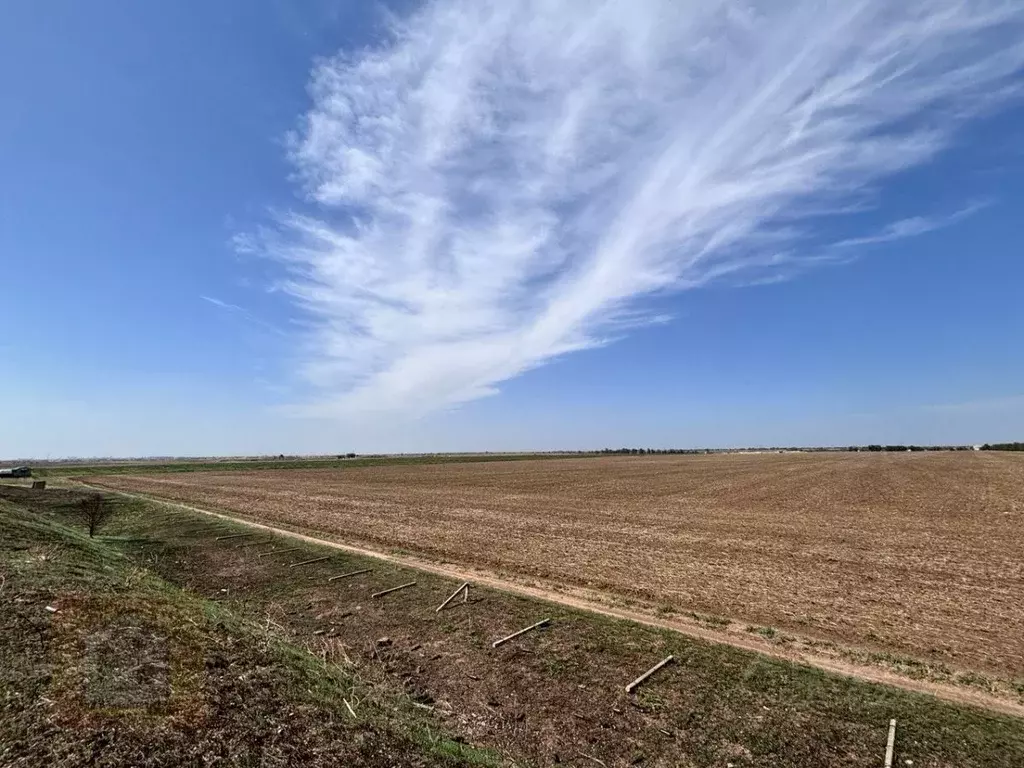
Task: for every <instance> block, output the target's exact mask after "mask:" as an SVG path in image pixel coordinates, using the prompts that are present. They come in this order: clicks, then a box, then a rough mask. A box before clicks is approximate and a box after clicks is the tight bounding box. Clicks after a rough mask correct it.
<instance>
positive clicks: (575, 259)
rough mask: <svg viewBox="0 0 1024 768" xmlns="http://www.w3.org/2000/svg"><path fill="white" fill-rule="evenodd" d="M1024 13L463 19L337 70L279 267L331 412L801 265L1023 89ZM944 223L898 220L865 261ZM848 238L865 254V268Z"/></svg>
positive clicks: (711, 7)
mask: <svg viewBox="0 0 1024 768" xmlns="http://www.w3.org/2000/svg"><path fill="white" fill-rule="evenodd" d="M1022 31H1024V4H1021V3H1020V2H1016V1H1015V2H999V1H996V0H970V1H968V0H901V1H900V2H891V0H792V1H791V2H756V1H754V2H731V1H726V0H722V1H717V0H704V1H703V2H681V1H680V0H606V1H605V2H598V0H557V1H556V0H549V1H544V0H436V1H435V2H427V3H426V4H424V5H423V6H422V7H420V8H419V10H417V11H416V12H415V13H413V14H412V15H411V16H408V17H406V18H402V19H391V20H390V22H389V28H388V34H387V37H386V39H385V41H384V42H383V43H381V44H380V45H378V46H377V47H373V48H369V49H366V50H361V51H356V52H349V53H341V54H339V55H337V56H335V57H334V58H330V59H326V60H323V61H321V62H319V63H318V64H317V65H316V67H315V70H314V72H313V78H312V84H311V87H310V92H311V97H312V107H311V109H310V111H309V113H308V114H307V115H305V117H304V119H303V121H302V124H301V127H300V128H299V130H297V131H296V134H295V135H294V136H293V137H292V142H291V154H292V158H293V161H294V162H295V164H296V167H297V169H298V172H299V176H300V177H301V179H302V180H303V182H304V183H305V185H306V189H307V191H308V194H309V198H310V202H311V206H310V211H309V212H306V213H304V214H297V213H296V214H292V215H289V216H285V217H283V221H282V222H281V226H280V228H279V229H278V231H277V234H276V236H274V237H272V238H266V239H264V241H263V243H262V245H261V247H262V248H263V249H265V250H267V251H268V252H269V253H270V254H271V255H272V256H274V257H275V258H277V259H280V260H282V261H283V262H284V263H285V264H286V266H287V270H288V272H289V277H288V279H287V280H285V281H284V282H283V284H282V288H283V289H284V290H285V291H286V292H287V293H288V294H289V295H290V296H291V297H292V298H293V300H294V301H295V302H296V303H297V304H298V306H300V307H301V308H302V310H304V312H305V313H306V314H308V317H309V318H310V325H309V332H308V338H307V339H306V344H305V347H304V355H305V357H304V365H303V373H304V374H305V376H306V378H307V379H308V381H309V382H310V383H311V384H312V385H313V387H314V389H315V391H316V393H317V394H316V395H314V396H313V397H312V399H311V401H310V402H308V403H307V404H306V405H304V406H303V408H302V410H304V411H305V412H309V413H315V414H318V415H344V414H352V413H359V412H368V411H369V412H376V411H402V412H409V413H424V412H429V411H431V410H436V409H439V408H444V407H446V406H450V405H453V404H457V403H462V402H466V401H468V400H472V399H474V398H479V397H482V396H485V395H488V394H492V393H494V392H495V391H496V386H497V385H498V384H499V383H500V382H502V381H506V380H508V379H511V378H513V377H515V376H517V375H519V374H521V373H523V372H525V371H528V370H530V369H532V368H535V367H537V366H540V365H543V364H545V363H546V362H549V361H551V360H552V359H554V358H556V357H558V356H560V355H563V354H565V353H568V352H572V351H575V350H582V349H587V348H590V347H594V346H597V345H600V344H603V343H606V342H607V341H608V340H609V339H611V338H614V337H616V336H618V335H621V333H622V332H623V330H624V329H625V328H628V327H629V326H630V325H634V324H637V323H643V322H646V321H647V320H648V319H649V318H648V316H647V314H646V312H645V305H648V304H649V302H648V301H646V300H649V299H650V298H651V297H654V296H656V295H659V294H664V293H666V292H671V291H678V290H685V289H689V288H694V287H697V286H701V285H703V284H705V283H707V282H708V281H710V280H713V279H718V278H721V277H723V276H732V275H735V274H737V273H748V272H749V273H752V274H756V275H759V276H760V279H761V280H768V281H770V280H771V279H772V276H773V275H775V274H784V273H785V272H786V271H788V270H792V268H793V264H794V263H798V262H799V261H800V259H801V249H802V248H805V250H806V251H807V252H808V254H811V253H814V252H816V253H820V252H821V249H820V247H819V246H820V245H821V243H820V242H819V243H817V244H816V245H811V244H809V243H808V238H809V236H810V235H812V234H813V226H812V224H811V222H812V221H813V217H814V216H816V215H819V214H821V213H823V212H835V211H840V210H843V209H844V207H846V206H849V205H851V204H856V201H858V200H860V201H862V200H863V194H864V190H865V188H866V187H869V186H870V185H872V184H873V183H876V182H879V181H880V180H882V179H884V177H886V176H887V175H889V174H892V173H895V172H898V171H900V170H902V169H905V168H908V167H912V166H914V165H917V164H920V163H922V162H924V161H927V160H928V159H930V158H931V157H933V156H934V155H935V154H936V153H937V152H939V151H941V150H942V149H943V148H944V147H946V146H947V145H948V143H949V141H950V139H951V136H952V133H953V131H954V130H955V129H956V128H957V126H958V125H959V124H961V123H962V122H963V121H964V120H965V119H967V118H969V117H971V116H973V115H976V114H978V113H979V112H980V111H982V110H984V109H987V108H990V107H991V106H992V105H994V104H998V103H1000V102H1002V101H1004V100H1005V99H1006V98H1009V97H1010V96H1013V95H1015V94H1016V93H1017V86H1018V85H1019V80H1018V77H1019V75H1020V73H1021V67H1022V63H1024V34H1022ZM931 228H933V227H932V226H931V220H929V219H927V218H920V219H905V220H903V221H902V222H897V223H896V224H894V225H893V226H892V227H891V228H890V229H889V230H886V231H885V232H884V233H883V234H882V235H880V236H879V235H875V236H867V237H865V238H864V244H868V243H871V242H879V241H884V240H887V239H894V238H896V237H902V236H910V235H913V234H915V233H918V232H923V231H927V230H928V229H931ZM856 244H857V241H856V239H847V241H846V242H845V245H846V246H847V247H849V246H850V245H856Z"/></svg>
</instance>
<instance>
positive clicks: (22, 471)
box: [0, 467, 32, 477]
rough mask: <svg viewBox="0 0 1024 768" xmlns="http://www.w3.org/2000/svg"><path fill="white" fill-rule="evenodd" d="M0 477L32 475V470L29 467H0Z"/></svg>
mask: <svg viewBox="0 0 1024 768" xmlns="http://www.w3.org/2000/svg"><path fill="white" fill-rule="evenodd" d="M0 477H32V470H31V469H29V468H28V467H11V468H10V469H0Z"/></svg>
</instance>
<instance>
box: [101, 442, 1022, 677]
mask: <svg viewBox="0 0 1024 768" xmlns="http://www.w3.org/2000/svg"><path fill="white" fill-rule="evenodd" d="M86 480H88V478H86ZM95 481H96V482H98V483H102V484H103V485H105V486H107V487H110V488H115V489H120V490H126V491H134V492H142V493H148V494H153V495H158V496H161V497H164V498H169V499H175V500H178V501H183V502H187V503H191V504H196V505H199V506H205V507H210V508H217V509H222V510H227V511H231V512H233V513H236V514H238V515H239V516H241V517H246V518H250V519H254V520H259V521H263V522H267V523H271V524H276V525H282V526H285V527H292V528H296V529H301V530H303V531H306V532H310V533H314V534H317V535H323V536H324V537H325V538H334V539H337V540H341V541H346V542H351V543H359V544H363V545H369V546H371V547H376V548H377V549H383V550H394V549H400V550H404V551H409V552H413V553H417V554H420V555H426V556H429V557H432V558H434V559H439V560H445V561H450V562H455V563H459V564H464V565H467V566H474V567H481V568H485V569H490V570H493V571H496V572H499V573H501V574H504V575H506V576H512V577H514V578H518V579H521V580H525V581H533V582H539V583H543V584H548V585H566V586H570V587H582V588H586V589H590V590H597V591H600V592H602V593H604V594H607V595H608V596H609V597H610V598H613V599H619V600H621V601H626V602H627V603H628V602H629V601H638V602H640V603H645V604H647V605H648V606H652V607H655V608H660V609H661V610H662V612H663V613H666V614H668V613H671V612H674V613H679V614H684V613H687V612H697V613H700V614H705V615H708V616H714V617H725V618H727V619H731V620H734V621H738V622H741V623H743V624H746V623H749V624H750V625H752V626H753V625H760V626H761V627H772V628H776V629H778V630H787V631H790V632H794V633H797V634H798V635H799V636H801V637H810V638H818V639H822V640H825V641H831V642H835V643H838V644H841V645H842V646H844V647H855V648H860V649H865V650H867V651H870V652H875V653H879V654H886V653H894V654H901V655H906V656H911V657H914V658H917V659H924V660H926V661H927V662H928V663H929V664H934V665H938V666H943V665H949V666H950V667H952V668H955V669H960V670H975V671H977V672H980V673H984V674H993V675H997V676H999V677H1001V678H1002V679H1004V680H1010V681H1013V680H1018V681H1020V683H1019V684H1020V685H1022V686H1024V640H1022V638H1024V599H1022V598H1024V556H1022V554H1024V455H1014V454H1008V453H973V452H972V453H964V452H959V453H927V454H923V453H915V454H867V453H859V454H857V453H854V454H755V455H712V456H682V457H679V456H672V457H642V458H639V457H638V458H620V457H615V458H598V459H590V458H588V459H579V460H568V459H567V460H562V461H557V462H548V461H516V462H493V463H486V464H447V465H444V464H438V465H417V466H392V467H387V466H382V467H367V468H353V469H345V470H310V471H305V470H291V471H259V472H227V473H221V472H202V473H195V474H179V475H154V476H146V475H135V476H106V477H102V478H95ZM769 631H770V630H769Z"/></svg>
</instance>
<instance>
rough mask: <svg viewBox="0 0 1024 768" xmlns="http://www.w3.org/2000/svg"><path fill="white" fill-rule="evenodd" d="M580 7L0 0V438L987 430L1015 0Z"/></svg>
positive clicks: (148, 440)
mask: <svg viewBox="0 0 1024 768" xmlns="http://www.w3.org/2000/svg"><path fill="white" fill-rule="evenodd" d="M584 5H587V4H580V3H558V4H543V3H526V2H522V3H519V2H513V3H508V2H497V0H495V2H472V3H470V2H468V0H441V1H440V2H433V3H428V4H421V3H414V2H406V3H397V2H392V3H388V4H387V5H386V6H385V5H378V4H373V3H369V2H327V1H326V0H323V1H320V0H302V1H299V0H294V1H290V0H289V1H286V0H246V2H242V1H241V0H225V1H224V2H219V3H200V2H192V1H188V2H186V1H184V0H183V1H181V2H176V3H137V4H125V3H114V2H110V1H99V2H95V3H88V4H86V3H80V2H71V1H70V0H65V1H63V2H60V1H55V2H49V3H38V2H28V1H27V0H14V2H9V3H7V4H6V5H5V8H4V10H3V11H2V16H3V23H2V24H0V94H2V96H3V104H4V109H3V112H2V113H0V267H2V269H3V283H2V285H3V289H4V290H3V292H2V294H0V321H2V326H3V328H4V336H3V338H2V339H0V396H2V397H3V398H4V399H5V401H6V402H8V403H10V404H12V405H9V406H8V408H7V409H6V413H5V418H4V420H3V426H2V427H0V456H7V457H46V456H52V457H57V456H68V455H79V456H89V455H153V454H155V455H165V454H177V455H183V454H189V455H201V454H239V453H245V454H249V453H266V452H269V453H280V452H285V453H314V452H332V453H333V452H341V451H350V450H353V451H359V452H372V451H374V452H375V451H424V450H427V451H429V450H437V451H443V450H526V449H557V448H596V447H603V446H621V445H647V446H652V447H666V446H728V445H755V444H846V443H865V442H918V443H936V442H957V443H959V442H982V441H995V440H1011V439H1022V438H1021V435H1022V434H1024V354H1022V349H1024V345H1022V344H1021V341H1020V340H1021V339H1022V338H1024V313H1022V312H1021V311H1020V307H1021V304H1022V301H1021V297H1022V295H1024V263H1022V260H1021V252H1022V251H1021V245H1020V244H1021V242H1022V236H1024V221H1022V217H1021V215H1020V201H1021V200H1022V199H1024V141H1022V139H1024V102H1022V101H1021V99H1020V92H1019V88H1020V86H1021V84H1022V70H1021V65H1022V63H1024V49H1022V44H1021V42H1020V41H1021V40H1022V39H1024V36H1022V35H1021V32H1022V29H1021V27H1022V24H1024V9H1022V8H1021V7H1020V6H1019V4H1014V3H1009V4H1005V3H1000V2H977V3H972V4H970V6H971V7H970V8H969V9H967V8H960V7H958V4H957V3H955V2H953V1H952V0H950V1H949V2H946V1H945V0H935V1H933V2H921V3H915V2H908V3H905V4H899V5H898V7H896V8H892V7H889V6H890V5H891V4H888V3H883V2H881V0H878V1H877V2H876V1H875V0H862V2H844V3H831V2H821V3H810V2H808V3H803V4H800V3H787V4H774V3H764V4H754V5H753V6H748V7H747V8H746V9H745V10H741V9H740V6H739V5H738V4H735V3H726V2H723V3H713V2H709V3H706V4H701V8H700V9H699V10H694V9H692V8H689V9H688V8H685V7H683V4H677V3H672V2H668V0H665V1H661V0H649V1H647V0H644V1H643V2H629V3H624V2H608V3H605V4H603V5H600V7H599V10H596V11H595V10H594V8H595V7H598V6H595V5H593V4H589V10H585V9H584V7H583V6H584ZM812 5H813V6H814V8H813V10H814V12H813V13H812V12H808V8H809V7H810V6H812ZM804 6H807V7H804Z"/></svg>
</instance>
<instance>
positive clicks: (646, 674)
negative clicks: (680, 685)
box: [626, 656, 675, 693]
mask: <svg viewBox="0 0 1024 768" xmlns="http://www.w3.org/2000/svg"><path fill="white" fill-rule="evenodd" d="M674 659H675V656H667V657H665V658H664V659H662V660H661V661H659V662H658V663H657V664H655V665H654V666H653V667H651V668H650V669H648V670H647V671H646V672H644V673H643V674H642V675H640V677H638V678H637V679H636V680H634V681H633V682H632V683H630V684H629V685H627V686H626V693H632V692H633V691H635V690H636V687H637V686H638V685H640V683H642V682H643V681H644V680H646V679H647V678H648V677H650V676H651V675H653V674H654V673H655V672H657V671H658V670H659V669H661V668H662V667H664V666H665V665H666V664H668V663H669V662H670V661H672V660H674Z"/></svg>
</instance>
